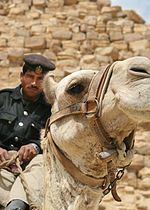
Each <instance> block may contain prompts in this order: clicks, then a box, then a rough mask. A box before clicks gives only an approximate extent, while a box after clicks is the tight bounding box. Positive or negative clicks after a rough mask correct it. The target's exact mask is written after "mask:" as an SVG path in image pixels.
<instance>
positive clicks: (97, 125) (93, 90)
mask: <svg viewBox="0 0 150 210" xmlns="http://www.w3.org/2000/svg"><path fill="white" fill-rule="evenodd" d="M110 67H111V65H108V66H107V67H106V69H105V70H104V73H103V74H102V73H101V72H98V73H97V74H96V76H95V77H94V79H93V80H92V82H91V85H90V88H89V89H90V91H89V95H88V99H87V103H88V107H90V105H89V104H90V103H93V101H95V102H96V103H97V104H98V108H97V111H96V112H95V113H94V114H93V115H87V119H88V121H89V123H90V124H91V126H92V127H93V128H94V130H95V132H96V134H97V136H98V137H99V139H100V142H101V145H102V147H107V148H109V147H111V148H113V147H114V145H113V142H112V141H111V138H110V137H109V135H108V134H107V132H106V131H105V130H104V128H103V126H102V123H101V121H100V115H101V107H102V101H103V98H104V94H105V92H106V89H107V87H108V84H109V80H110V77H111V74H112V68H110ZM101 74H102V75H101ZM100 76H101V79H100Z"/></svg>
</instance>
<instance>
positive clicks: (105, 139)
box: [45, 65, 120, 201]
mask: <svg viewBox="0 0 150 210" xmlns="http://www.w3.org/2000/svg"><path fill="white" fill-rule="evenodd" d="M110 67H111V65H108V66H107V67H106V69H105V70H104V72H103V73H101V72H98V73H97V74H96V75H95V76H94V78H93V79H92V81H91V83H90V87H89V92H88V97H87V100H86V101H85V102H79V103H76V104H73V105H71V106H68V107H66V108H64V109H62V110H60V111H58V112H56V113H54V114H52V115H51V117H50V118H48V120H47V123H46V128H45V137H46V136H47V133H48V139H49V142H50V145H51V147H52V150H53V152H54V155H55V156H56V157H57V159H58V160H59V161H60V162H61V164H62V165H63V166H64V168H65V169H66V170H67V172H68V173H69V174H71V175H72V176H73V177H74V178H75V179H76V180H78V181H79V182H81V183H82V184H86V185H88V186H91V187H101V188H102V189H106V187H107V186H108V180H107V177H104V178H94V177H91V176H88V175H86V174H83V173H82V172H81V171H80V170H79V169H78V168H77V167H76V166H75V165H74V164H73V163H72V162H71V161H70V160H69V159H68V158H67V157H66V156H65V155H64V154H63V153H62V151H61V150H60V149H59V148H58V146H57V145H56V144H55V142H54V141H53V139H52V136H51V132H50V126H51V125H52V124H53V123H54V122H56V121H57V120H60V119H62V118H64V117H67V116H70V115H77V114H84V115H85V116H86V118H87V119H88V121H89V123H90V125H91V126H92V128H93V130H94V131H95V133H96V135H97V136H98V137H99V140H100V143H101V147H102V148H107V149H113V150H110V151H112V153H109V155H108V158H107V157H106V158H105V157H104V161H106V162H109V161H110V160H112V158H113V157H114V156H113V155H116V151H115V150H114V149H115V145H114V144H113V141H112V140H111V138H110V137H109V135H108V134H107V133H106V131H105V130H104V128H103V126H102V124H101V121H100V116H99V113H101V109H102V101H103V98H104V95H105V92H106V89H107V87H108V84H109V80H110V77H111V74H112V68H110ZM48 131H49V132H48ZM114 151H115V152H114ZM102 159H103V157H102ZM113 180H114V176H113ZM111 191H112V194H113V197H114V198H115V200H117V201H120V198H119V197H118V195H117V193H116V189H115V185H114V188H113V189H111Z"/></svg>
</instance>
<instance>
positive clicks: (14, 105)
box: [0, 86, 51, 153]
mask: <svg viewBox="0 0 150 210" xmlns="http://www.w3.org/2000/svg"><path fill="white" fill-rule="evenodd" d="M20 88H21V86H18V87H17V88H15V89H4V90H1V91H0V147H2V148H4V149H6V150H16V151H18V150H19V148H20V147H21V146H22V145H26V144H29V143H35V144H37V145H38V146H39V148H40V149H41V147H40V130H41V128H44V127H45V124H46V121H47V118H48V117H49V116H50V115H51V105H49V104H47V103H46V102H45V100H44V96H43V94H41V96H40V98H39V99H38V100H37V101H35V102H31V103H28V102H26V101H24V99H23V97H22V95H21V92H20ZM41 152H42V151H40V153H41Z"/></svg>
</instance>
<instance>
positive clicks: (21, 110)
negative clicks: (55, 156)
mask: <svg viewBox="0 0 150 210" xmlns="http://www.w3.org/2000/svg"><path fill="white" fill-rule="evenodd" d="M23 60H24V66H23V71H22V72H21V74H20V78H21V85H19V86H18V87H17V88H15V89H4V90H1V91H0V164H1V163H4V162H6V161H8V160H9V159H11V154H12V151H14V150H15V151H18V157H19V161H20V164H21V166H22V168H23V173H24V177H25V179H26V181H27V182H28V185H29V188H31V192H33V194H34V197H35V200H36V201H37V202H38V200H39V197H40V196H41V185H42V183H41V181H42V176H43V174H42V155H41V153H42V150H41V146H40V130H41V129H42V128H44V127H45V123H46V120H47V118H48V117H49V116H50V114H51V106H50V105H48V104H47V103H46V101H45V99H44V95H43V93H42V80H43V77H44V75H45V73H47V72H48V71H51V70H54V69H55V65H54V64H53V63H51V62H50V61H49V60H48V59H47V58H46V57H44V56H42V55H39V54H27V55H24V56H23ZM16 172H17V167H16V165H15V164H12V165H10V166H9V168H8V169H4V168H3V169H0V205H1V206H4V207H6V206H7V207H6V208H5V209H6V210H24V209H26V210H27V209H29V205H28V204H29V201H28V198H27V195H26V192H25V190H24V187H23V185H22V182H21V180H20V177H19V176H18V175H16Z"/></svg>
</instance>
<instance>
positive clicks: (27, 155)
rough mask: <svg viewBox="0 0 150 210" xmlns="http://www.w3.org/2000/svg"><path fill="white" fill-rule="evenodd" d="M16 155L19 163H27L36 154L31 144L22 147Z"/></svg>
mask: <svg viewBox="0 0 150 210" xmlns="http://www.w3.org/2000/svg"><path fill="white" fill-rule="evenodd" d="M18 153H19V161H20V163H22V162H29V161H30V160H32V159H33V158H34V157H35V156H36V155H37V154H38V153H37V151H36V150H35V149H34V147H33V145H32V144H27V145H24V146H22V147H21V148H20V150H19V151H18Z"/></svg>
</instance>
